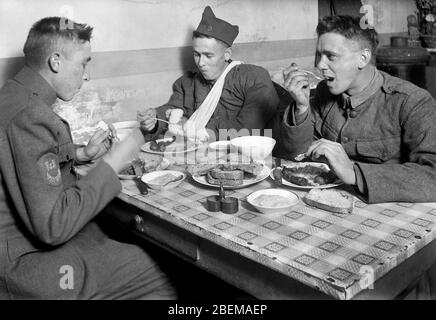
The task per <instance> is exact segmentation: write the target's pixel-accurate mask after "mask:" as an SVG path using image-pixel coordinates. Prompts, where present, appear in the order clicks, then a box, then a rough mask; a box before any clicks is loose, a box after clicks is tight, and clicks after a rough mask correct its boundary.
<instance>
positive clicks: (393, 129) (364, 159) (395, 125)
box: [274, 69, 436, 203]
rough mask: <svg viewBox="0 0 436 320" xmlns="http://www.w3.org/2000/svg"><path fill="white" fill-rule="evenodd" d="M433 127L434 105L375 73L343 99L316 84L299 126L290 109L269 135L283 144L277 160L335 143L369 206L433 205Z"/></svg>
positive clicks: (435, 134) (435, 135)
mask: <svg viewBox="0 0 436 320" xmlns="http://www.w3.org/2000/svg"><path fill="white" fill-rule="evenodd" d="M346 102H347V103H346ZM435 123H436V102H435V100H434V99H433V98H432V97H431V95H430V94H429V93H428V92H427V91H426V90H423V89H421V88H419V87H417V86H415V85H413V84H412V83H410V82H408V81H405V80H402V79H399V78H396V77H393V76H391V75H389V74H387V73H385V72H382V71H378V70H377V69H375V74H374V77H373V79H372V81H371V83H370V84H369V85H368V87H367V88H366V89H364V90H363V92H361V93H359V94H358V95H356V96H352V97H351V98H349V97H348V99H347V97H346V96H345V95H339V96H334V95H332V94H330V92H329V91H328V88H327V86H326V85H325V83H323V82H321V83H320V84H319V85H318V87H317V89H316V91H315V94H314V96H313V97H312V98H311V109H310V113H309V114H308V115H307V117H306V118H305V119H304V121H302V122H301V123H300V122H299V121H296V119H293V108H292V105H291V106H290V107H289V108H288V109H287V110H286V112H285V113H284V115H283V117H282V118H281V119H280V121H279V122H277V123H276V126H275V129H274V135H275V136H281V138H282V139H281V140H280V150H277V152H276V154H278V155H282V156H284V157H287V158H290V159H293V158H294V157H295V156H296V155H297V154H299V153H303V152H305V151H306V150H307V148H308V146H309V145H310V144H311V143H312V141H313V139H319V138H325V139H329V140H332V141H336V142H339V143H341V145H342V146H343V148H344V149H345V151H346V153H347V154H348V156H349V157H350V159H351V160H352V161H354V162H355V172H356V178H357V183H358V186H359V190H360V191H361V192H362V193H363V196H364V198H365V199H366V200H367V201H368V202H372V203H374V202H386V201H410V202H427V201H436V126H435ZM295 124H297V125H295Z"/></svg>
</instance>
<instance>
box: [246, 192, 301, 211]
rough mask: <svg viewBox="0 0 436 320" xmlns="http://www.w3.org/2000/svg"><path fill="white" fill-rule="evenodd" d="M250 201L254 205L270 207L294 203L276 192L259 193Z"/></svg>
mask: <svg viewBox="0 0 436 320" xmlns="http://www.w3.org/2000/svg"><path fill="white" fill-rule="evenodd" d="M252 203H253V204H254V205H256V206H261V207H271V208H277V207H286V206H291V205H293V204H294V202H293V201H292V200H291V199H288V198H286V197H284V196H281V195H277V194H274V195H272V194H261V195H260V196H257V197H256V198H254V199H253V200H252Z"/></svg>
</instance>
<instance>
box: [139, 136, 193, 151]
mask: <svg viewBox="0 0 436 320" xmlns="http://www.w3.org/2000/svg"><path fill="white" fill-rule="evenodd" d="M200 147H201V144H198V143H195V142H194V141H192V140H189V139H186V138H184V137H179V136H172V137H168V138H163V139H157V140H152V141H149V142H147V143H145V144H144V145H142V147H141V150H142V151H144V152H148V153H153V154H165V153H172V154H180V153H185V152H191V151H195V150H197V149H198V148H200Z"/></svg>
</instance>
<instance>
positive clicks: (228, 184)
mask: <svg viewBox="0 0 436 320" xmlns="http://www.w3.org/2000/svg"><path fill="white" fill-rule="evenodd" d="M206 181H207V182H208V183H210V184H213V185H217V186H219V185H220V182H221V181H222V182H223V186H225V187H237V186H240V185H242V183H243V182H244V180H242V179H239V180H229V179H216V178H214V177H212V175H211V174H210V172H208V173H207V175H206Z"/></svg>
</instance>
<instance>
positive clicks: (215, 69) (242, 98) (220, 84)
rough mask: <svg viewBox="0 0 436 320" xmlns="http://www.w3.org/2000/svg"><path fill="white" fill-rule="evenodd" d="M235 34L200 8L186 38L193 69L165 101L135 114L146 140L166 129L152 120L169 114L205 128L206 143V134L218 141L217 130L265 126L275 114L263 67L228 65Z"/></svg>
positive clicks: (270, 85) (273, 94) (275, 98)
mask: <svg viewBox="0 0 436 320" xmlns="http://www.w3.org/2000/svg"><path fill="white" fill-rule="evenodd" d="M238 32H239V28H238V26H236V25H232V24H230V23H228V22H227V21H224V20H222V19H219V18H217V17H216V16H215V14H214V13H213V11H212V9H211V8H210V7H209V6H207V7H206V8H205V9H204V12H203V15H202V19H201V21H200V24H199V25H198V27H197V29H196V30H195V31H194V32H193V35H192V48H193V54H194V61H195V65H196V66H197V70H196V71H194V72H187V73H186V74H185V75H183V76H182V77H180V78H179V79H177V80H176V82H175V83H174V85H173V94H172V95H171V97H170V99H169V101H168V102H167V103H165V104H164V105H162V106H160V107H157V108H149V109H147V110H145V111H142V112H138V120H139V121H140V123H141V129H142V131H143V133H144V134H146V136H147V138H148V139H156V138H157V137H159V136H161V135H162V134H164V133H165V132H166V131H167V129H168V125H167V124H166V123H164V122H162V121H157V120H156V119H155V118H156V116H157V118H160V119H170V118H171V120H172V121H171V122H174V121H173V120H174V117H171V114H173V115H174V113H173V112H174V111H175V110H177V113H179V114H180V116H181V114H182V113H181V112H180V110H182V111H183V116H184V117H185V118H189V119H188V120H187V124H188V123H190V124H191V125H192V126H194V127H196V128H197V129H198V128H199V127H205V129H207V132H208V133H209V135H208V137H207V138H209V139H210V140H209V141H211V140H212V138H211V135H213V136H214V137H215V138H216V139H217V140H218V138H219V137H220V135H219V131H220V129H227V130H228V129H236V130H238V131H239V130H241V129H244V128H245V129H248V132H252V130H253V129H260V130H262V129H264V128H265V125H266V123H267V122H268V121H269V120H270V119H271V118H272V117H273V115H274V114H275V112H276V110H277V106H278V103H279V98H278V95H277V92H276V90H275V87H274V85H273V82H272V81H271V78H270V76H269V73H268V72H267V71H266V70H265V69H264V68H262V67H259V66H255V65H251V64H244V63H242V62H240V61H232V59H231V58H232V45H233V41H234V40H235V38H236V36H237V35H238ZM180 116H179V118H178V119H176V120H175V121H178V120H180ZM193 119H194V120H193ZM185 128H186V127H185ZM170 130H171V126H170ZM221 132H222V131H221ZM224 132H227V131H226V130H224ZM245 132H247V131H245ZM221 138H222V137H221ZM225 138H226V137H224V139H225Z"/></svg>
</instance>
